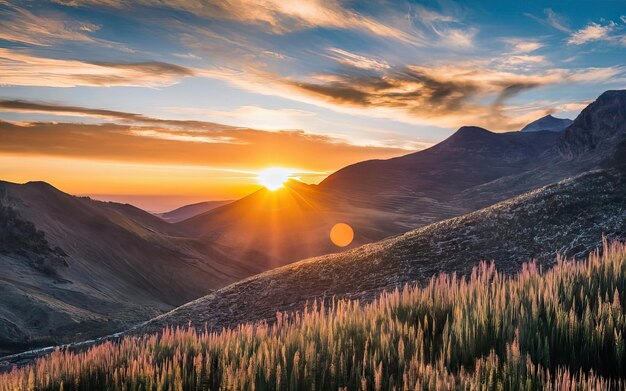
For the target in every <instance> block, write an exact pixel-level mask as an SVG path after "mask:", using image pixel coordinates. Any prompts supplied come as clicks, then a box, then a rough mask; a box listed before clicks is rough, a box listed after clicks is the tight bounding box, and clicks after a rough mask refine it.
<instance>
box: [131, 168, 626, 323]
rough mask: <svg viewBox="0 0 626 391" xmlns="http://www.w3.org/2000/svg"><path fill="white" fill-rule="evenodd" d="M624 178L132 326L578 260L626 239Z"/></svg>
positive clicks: (358, 253) (421, 232) (284, 272)
mask: <svg viewBox="0 0 626 391" xmlns="http://www.w3.org/2000/svg"><path fill="white" fill-rule="evenodd" d="M625 199H626V175H624V174H623V173H620V172H618V171H615V170H610V171H596V172H591V173H588V174H585V175H582V176H579V177H576V178H573V179H570V180H567V181H563V182H559V183H556V184H553V185H550V186H546V187H544V188H541V189H538V190H535V191H532V192H529V193H526V194H523V195H521V196H518V197H515V198H513V199H510V200H508V201H505V202H501V203H499V204H496V205H494V206H491V207H489V208H485V209H481V210H479V211H476V212H474V213H470V214H468V215H465V216H461V217H457V218H453V219H449V220H445V221H442V222H439V223H435V224H431V225H428V226H426V227H422V228H418V229H416V230H413V231H409V232H407V233H406V234H404V235H400V236H397V237H394V238H390V239H387V240H384V241H381V242H377V243H372V244H367V245H364V246H362V247H359V248H356V249H354V250H350V251H345V252H342V253H338V254H331V255H326V256H322V257H317V258H312V259H308V260H303V261H300V262H296V263H293V264H291V265H287V266H285V267H281V268H278V269H274V270H270V271H268V272H264V273H262V274H259V275H256V276H253V277H250V278H247V279H245V280H243V281H240V282H237V283H234V284H231V285H229V286H226V287H224V288H221V289H218V290H216V291H214V292H212V293H210V294H209V295H207V296H205V297H202V298H200V299H197V300H194V301H192V302H190V303H187V304H185V305H183V306H181V307H178V308H176V309H174V310H172V311H170V312H168V313H166V314H164V315H162V316H159V317H157V318H155V319H153V320H151V321H150V322H148V323H147V324H144V325H141V326H140V327H138V330H137V332H138V333H145V332H153V331H157V330H161V329H162V328H163V327H164V326H166V325H180V326H184V325H187V324H188V323H189V322H193V323H194V324H196V325H198V324H199V325H203V324H204V323H205V322H207V323H208V325H209V328H212V329H219V328H222V327H234V326H236V325H237V324H239V323H245V322H256V321H260V320H271V319H272V318H275V314H276V311H283V312H288V311H293V310H300V309H302V308H303V307H304V304H305V303H306V302H307V301H309V302H312V301H313V300H315V299H318V300H319V299H323V298H328V297H333V296H339V297H342V298H349V299H357V298H358V299H361V300H368V301H369V300H371V299H373V298H374V297H376V296H377V295H378V294H379V293H380V291H381V290H383V289H386V290H392V289H394V288H395V287H402V286H403V285H404V284H406V283H413V282H420V283H423V282H427V281H428V280H429V279H430V278H431V277H432V276H434V275H437V274H439V273H442V272H444V273H452V272H456V273H458V274H459V275H465V274H469V273H470V272H471V270H472V267H473V266H474V265H476V264H477V263H478V262H480V261H482V260H487V261H491V260H493V261H495V262H496V266H497V268H498V270H500V271H501V272H507V273H514V272H517V271H518V270H520V268H521V265H522V264H523V263H524V262H526V261H528V260H530V259H535V260H537V261H539V263H540V264H543V265H550V264H552V263H553V262H554V260H555V257H556V254H557V253H558V254H561V255H565V256H567V257H571V258H578V259H585V258H586V257H587V255H588V254H589V253H590V252H592V251H594V250H595V249H597V248H599V247H601V246H602V237H603V236H605V237H607V238H610V239H616V240H626V203H625V202H624V200H625Z"/></svg>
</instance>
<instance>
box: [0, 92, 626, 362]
mask: <svg viewBox="0 0 626 391" xmlns="http://www.w3.org/2000/svg"><path fill="white" fill-rule="evenodd" d="M625 110H626V91H607V92H606V93H604V94H602V95H601V96H600V97H599V98H598V99H597V100H596V101H595V102H594V103H592V104H590V105H589V106H588V107H587V108H586V109H585V110H583V112H582V113H581V114H580V115H579V116H578V117H577V118H576V119H575V121H574V122H573V123H572V124H571V125H570V126H569V127H568V128H567V129H566V130H564V131H562V132H551V131H536V132H509V133H493V132H490V131H488V130H486V129H482V128H478V127H462V128H460V129H459V130H458V131H457V132H456V133H455V134H453V135H452V136H450V137H449V138H448V139H446V140H444V141H442V142H441V143H439V144H437V145H435V146H433V147H431V148H429V149H426V150H423V151H419V152H416V153H412V154H408V155H405V156H402V157H398V158H394V159H388V160H371V161H366V162H361V163H357V164H354V165H351V166H348V167H346V168H344V169H341V170H339V171H337V172H336V173H334V174H332V175H331V176H329V177H328V178H327V179H326V180H324V181H323V182H322V183H320V184H319V185H307V184H304V183H301V182H298V181H289V182H288V183H287V184H286V186H285V187H284V188H283V189H279V190H277V191H273V192H272V191H269V190H266V189H264V190H260V191H258V192H255V193H253V194H251V195H249V196H247V197H244V198H242V199H240V200H237V201H234V202H231V203H229V204H226V205H223V206H220V207H217V208H214V209H211V210H209V211H207V212H204V213H201V214H199V215H196V216H193V217H191V218H188V219H186V220H184V221H180V222H177V223H174V224H170V223H168V222H166V221H164V220H162V219H160V218H158V217H156V216H154V215H151V214H149V213H146V212H144V211H142V210H140V209H137V208H134V207H132V206H130V205H123V204H116V203H104V202H98V201H93V200H90V199H87V198H77V197H72V196H69V195H67V194H64V193H61V192H59V191H58V190H56V189H54V188H52V187H51V186H49V185H47V184H43V183H29V184H26V185H15V184H9V183H6V182H5V183H2V184H1V185H0V200H1V204H2V207H3V208H8V209H2V213H3V215H5V216H7V221H11V223H9V224H5V226H4V227H3V226H2V225H0V228H1V229H4V230H5V233H0V237H2V236H1V235H5V236H4V237H6V238H11V239H10V242H11V243H15V245H11V246H6V245H3V246H0V251H1V253H0V262H1V264H0V266H1V267H2V268H3V270H5V271H6V272H5V273H3V275H2V276H0V293H1V294H2V297H3V299H4V300H3V301H2V302H0V346H3V347H4V346H9V345H8V344H15V345H11V346H13V347H11V348H9V349H6V350H17V349H19V348H20V346H22V347H23V346H32V345H33V344H37V343H43V342H45V341H47V340H48V339H50V338H51V336H53V335H54V336H61V337H62V338H61V339H57V340H55V341H54V342H58V341H59V340H64V339H73V338H76V337H77V336H80V333H85V332H86V331H88V334H83V335H84V336H87V335H101V334H104V333H106V332H109V331H111V330H116V329H119V328H120V327H123V326H125V325H128V324H130V323H132V322H136V321H140V320H142V319H146V318H148V317H150V316H153V315H155V314H158V313H160V312H162V311H164V310H168V309H170V308H172V307H173V306H175V305H178V304H181V303H183V302H185V301H188V300H190V299H194V298H196V297H200V296H201V295H203V294H205V293H207V292H209V291H211V290H212V289H219V288H221V287H224V286H225V285H227V284H229V283H231V282H234V281H237V280H239V279H241V278H243V277H247V276H250V275H253V274H255V273H258V272H262V271H265V270H269V269H272V268H275V267H280V266H283V265H286V264H289V263H290V262H293V261H296V260H298V259H303V258H308V257H315V256H319V255H322V254H331V253H333V252H337V251H340V250H341V249H339V248H337V247H334V245H333V244H332V243H331V241H330V240H329V231H330V230H331V228H332V227H333V225H334V224H336V223H339V222H343V223H348V224H350V225H351V226H352V227H353V228H354V230H355V239H354V242H353V243H352V244H351V245H350V246H349V247H347V249H348V250H350V249H351V248H356V247H358V246H361V245H363V244H366V243H372V242H376V241H379V240H382V239H384V238H386V237H389V236H391V235H398V234H402V233H404V232H407V231H409V230H411V229H415V228H418V230H417V231H411V232H412V233H411V234H407V235H408V236H406V235H405V236H401V237H399V238H395V239H391V240H389V241H384V242H381V243H379V244H375V245H371V246H365V247H360V248H359V250H355V251H352V250H350V251H347V252H344V253H339V254H336V255H332V254H331V255H328V258H322V259H331V260H334V261H333V262H334V263H333V265H331V266H328V265H327V264H326V263H324V262H322V264H321V265H322V266H320V270H319V271H315V270H313V269H308V268H307V267H304V266H301V265H307V263H300V264H298V265H300V266H294V267H293V268H289V267H288V268H286V269H278V271H275V272H274V271H273V272H268V273H267V274H263V275H260V276H258V277H254V278H251V279H250V280H245V281H244V282H241V283H240V284H241V285H238V284H236V285H232V286H230V287H228V288H223V289H222V290H219V291H216V292H215V293H213V294H212V295H213V296H209V297H214V298H217V299H215V300H219V303H217V302H215V303H214V304H215V307H212V308H211V309H209V310H203V311H205V312H206V314H207V316H208V315H211V316H214V318H212V319H213V321H214V322H215V323H216V324H226V322H237V321H238V320H240V319H242V317H243V316H244V315H245V314H246V313H247V312H249V313H250V314H252V315H254V314H265V315H266V313H265V312H263V311H269V310H270V309H271V308H273V307H272V306H274V305H278V308H285V306H289V305H297V303H300V302H301V301H302V300H305V299H307V298H309V297H312V296H311V295H313V296H314V295H317V294H324V292H325V291H326V293H328V294H348V293H354V294H356V295H359V294H360V293H359V292H363V291H368V290H375V289H378V288H380V287H383V286H387V285H388V283H391V282H394V281H396V282H397V283H401V282H404V281H408V280H409V279H420V278H422V277H424V278H425V277H427V276H430V275H432V274H433V273H434V272H436V271H441V270H443V271H454V270H458V271H463V265H467V264H470V263H472V262H474V261H476V260H477V259H476V257H483V256H493V257H494V259H497V260H499V261H501V262H504V263H505V264H504V267H505V269H507V268H508V267H509V266H510V267H511V268H514V267H516V265H519V262H518V261H517V260H520V261H521V260H527V259H528V258H532V257H539V258H541V259H544V258H545V257H548V258H550V257H551V256H552V255H553V254H546V253H543V252H545V251H546V250H545V249H546V248H560V249H563V250H564V251H568V252H567V253H568V254H575V253H577V252H576V251H575V249H570V248H569V247H568V246H569V243H571V241H572V239H573V238H577V239H576V240H578V241H579V242H580V243H581V246H582V247H581V250H580V252H582V253H584V252H586V251H587V250H588V249H589V248H591V247H593V246H594V245H595V244H597V241H598V240H599V239H598V238H599V237H600V235H601V234H602V233H606V234H611V232H612V231H610V230H607V229H608V228H611V229H614V230H615V232H616V233H617V234H618V235H617V236H620V235H621V232H622V228H621V225H619V224H620V223H619V221H617V222H616V221H615V220H614V217H611V216H617V218H618V219H619V218H621V219H622V220H621V221H623V214H620V213H623V211H622V209H619V208H620V206H619V205H621V204H623V199H624V197H623V194H621V193H620V197H621V198H620V199H619V200H620V202H621V203H619V205H618V202H616V201H615V199H614V198H612V196H611V195H610V194H609V193H605V191H612V190H611V189H612V188H608V189H603V188H602V180H606V181H608V182H607V183H609V184H610V183H614V188H615V189H618V191H621V190H619V189H621V186H622V185H621V179H620V178H621V177H619V178H618V177H616V174H614V173H613V171H607V172H605V173H604V174H598V173H594V174H593V175H592V176H591V177H584V178H598V179H597V180H595V181H593V180H589V181H588V182H576V181H575V182H572V183H574V185H571V186H569V187H568V186H565V185H563V184H559V185H555V186H556V187H549V188H546V189H548V190H546V189H543V190H542V191H543V193H537V194H535V193H529V194H530V195H528V194H527V195H525V196H523V197H527V198H528V197H530V198H529V199H532V200H534V201H533V202H534V203H533V202H524V199H525V198H523V197H522V198H515V200H517V201H516V202H517V203H513V204H510V205H513V206H514V205H519V208H518V209H519V210H518V209H515V211H514V210H513V209H510V208H509V206H507V205H509V204H508V203H504V204H498V208H496V209H490V208H488V207H489V206H491V205H494V204H496V203H498V202H502V201H504V200H507V199H510V198H512V197H517V196H519V195H520V194H523V193H526V192H528V191H531V190H533V189H537V188H540V187H542V186H546V185H548V184H551V183H555V182H558V181H560V180H563V179H565V178H569V177H572V176H575V175H579V174H581V173H584V172H587V171H589V170H594V169H598V168H611V167H617V166H620V165H623V164H625V163H626V158H624V156H625V155H626V154H625V152H626V114H625ZM612 170H615V169H612ZM590 175H591V174H590ZM594 175H595V176H594ZM611 178H613V179H611ZM615 178H618V179H615ZM577 181H582V179H577ZM568 183H569V182H568ZM575 183H586V185H587V186H588V188H589V189H594V191H595V192H596V193H597V194H592V193H590V192H587V190H588V189H587V188H585V186H583V185H580V186H578V187H577V186H576V185H575ZM563 186H565V187H563ZM572 186H573V187H572ZM611 186H613V185H611ZM561 188H563V189H564V190H563V192H562V193H558V192H557V194H561V195H562V197H563V198H559V197H556V198H550V197H549V195H550V194H552V193H550V191H549V189H556V190H558V189H561ZM556 190H555V191H556ZM533 194H535V195H536V196H537V197H540V196H541V194H544V195H545V197H546V199H549V200H550V201H549V202H550V203H551V204H550V203H548V202H547V201H545V202H544V201H543V198H541V197H540V198H532V197H533V196H532V195H533ZM602 195H604V196H605V197H606V199H603V198H598V197H600V196H602ZM605 201H606V206H607V209H601V208H600V206H599V205H604V204H603V203H604V202H605ZM587 202H591V204H589V205H587V204H585V203H587ZM560 203H562V204H563V205H566V207H563V208H561V209H559V208H558V205H559V204H560ZM580 205H584V207H585V208H589V211H588V212H587V211H585V210H584V209H581V206H580ZM484 208H487V209H484ZM568 208H569V209H568ZM479 209H481V211H480V212H476V213H477V214H472V213H471V212H473V211H476V210H479ZM569 211H572V212H569ZM513 212H515V213H513ZM609 212H610V213H609ZM468 213H470V214H469V215H468ZM555 213H556V214H555ZM571 213H575V215H572V214H571ZM584 213H590V217H589V219H590V220H589V221H587V222H586V223H585V224H587V225H585V224H583V221H582V220H581V219H582V217H581V216H584ZM492 214H493V216H492ZM463 215H465V216H463ZM457 216H462V217H458V218H457V219H452V220H449V219H451V218H455V217H457ZM481 216H483V217H482V218H481ZM494 216H495V217H494ZM509 216H514V217H510V218H509ZM594 216H596V217H594ZM511 218H514V220H513V221H511V220H510V219H511ZM446 219H448V220H446ZM468 219H470V220H468ZM472 219H475V220H472ZM442 220H446V221H445V222H442V223H440V224H434V225H433V224H432V223H436V222H439V221H442ZM429 224H430V225H429ZM525 224H532V225H525ZM535 226H536V227H535ZM419 227H422V228H419ZM446 227H447V228H446ZM472 227H474V228H472ZM605 228H607V229H605ZM573 229H576V230H577V233H575V232H573V231H572V230H573ZM411 235H413V236H411ZM546 235H547V236H546ZM550 235H553V236H554V237H553V236H550ZM402 238H404V239H402ZM410 238H415V241H413V240H409V239H410ZM398 241H399V242H398ZM395 243H400V244H398V245H397V246H396V245H395ZM402 243H404V244H402ZM502 243H515V248H513V247H511V249H510V250H506V249H503V248H502ZM546 243H548V244H549V245H546ZM487 244H489V246H487ZM385 248H389V251H388V252H385V251H384V249H385ZM490 249H494V250H490ZM570 250H571V251H570ZM572 251H574V252H572ZM370 253H371V254H378V255H377V256H379V258H375V259H372V258H371V257H369V258H368V256H367V254H370ZM433 254H434V255H433ZM459 254H462V256H463V257H464V258H463V259H461V258H459V257H460V256H461V255H459ZM345 257H348V258H345ZM403 257H404V258H403ZM548 258H545V259H548ZM346 259H347V260H346ZM350 259H358V260H360V261H361V262H363V263H362V264H361V263H352V262H351V261H350ZM311 262H313V261H311ZM315 262H317V261H315ZM315 262H313V264H316V263H315ZM320 262H321V261H320ZM468 262H469V263H468ZM335 264H336V265H335ZM342 265H344V266H345V265H348V266H345V267H344V266H342ZM507 265H509V266H507ZM301 267H302V268H301ZM361 267H362V270H361ZM372 268H377V269H378V271H379V272H380V274H376V273H373V272H372V270H371V269H372ZM302 270H304V271H306V273H304V272H303V273H304V274H300V271H302ZM307 270H308V271H307ZM378 271H377V272H378ZM275 273H278V274H275ZM281 273H286V274H281ZM319 273H322V274H323V278H321V277H320V278H321V279H320V278H318V277H319V275H318V274H319ZM267 276H270V277H267ZM272 276H273V277H272ZM378 276H383V278H382V280H380V279H379V277H378ZM268 278H269V279H268ZM255 281H257V283H258V284H257V283H255ZM255 284H257V285H255ZM285 284H286V285H285ZM290 284H291V285H290ZM298 284H301V285H302V287H300V285H298ZM239 287H241V289H244V290H245V292H246V293H245V295H244V294H242V293H241V292H242V291H240V290H239V289H240V288H239ZM320 289H321V291H320ZM266 292H267V293H266ZM268 295H269V296H268ZM281 295H282V296H281ZM240 297H241V298H242V299H241V300H243V302H237V300H239V298H240ZM203 300H204V299H203ZM207 300H208V299H207ZM211 300H213V299H211ZM262 300H267V303H266V304H264V303H263V302H262ZM200 302H203V301H202V300H201V301H200ZM207 303H209V302H207ZM210 303H213V302H210ZM246 303H247V304H246ZM294 303H295V304H294ZM246 305H250V306H252V305H254V306H256V307H254V308H252V307H246ZM240 306H243V307H240ZM111 314H114V315H111ZM265 315H263V317H265ZM270 315H271V314H270ZM259 316H260V315H259ZM164 319H165V318H164ZM199 319H205V320H208V318H202V316H200V317H199ZM229 319H230V320H229ZM19 344H21V345H19ZM18 345H19V346H18Z"/></svg>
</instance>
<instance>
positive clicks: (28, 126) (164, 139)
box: [0, 121, 406, 171]
mask: <svg viewBox="0 0 626 391" xmlns="http://www.w3.org/2000/svg"><path fill="white" fill-rule="evenodd" d="M0 139H2V143H0V154H1V153H10V154H17V155H25V156H30V155H37V156H56V157H64V158H74V159H76V158H78V159H90V160H106V161H120V162H132V163H146V164H154V163H163V164H185V165H197V166H211V167H228V168H231V169H237V168H250V167H259V166H262V165H279V166H283V167H308V168H310V169H314V170H323V171H326V170H333V169H336V168H337V167H341V166H343V165H347V164H350V163H353V162H355V161H361V160H366V159H372V158H386V157H392V156H398V155H401V154H404V153H406V151H405V150H403V149H398V148H392V147H375V146H359V145H353V144H349V143H346V142H345V141H343V140H340V139H336V138H332V137H329V136H324V135H317V134H309V133H305V132H303V131H277V132H268V131H261V130H255V129H249V128H234V127H223V126H215V127H213V128H212V127H211V125H210V124H207V125H206V126H205V127H203V128H192V127H189V128H187V129H176V128H168V127H165V126H156V125H155V126H143V125H121V124H112V123H103V124H81V123H57V122H31V123H23V124H15V123H10V122H3V121H0ZM320 156H324V157H325V158H324V159H320V158H319V157H320Z"/></svg>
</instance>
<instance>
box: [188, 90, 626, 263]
mask: <svg viewBox="0 0 626 391" xmlns="http://www.w3.org/2000/svg"><path fill="white" fill-rule="evenodd" d="M625 110H626V91H607V92H605V93H604V94H602V95H601V96H600V97H598V99H597V100H596V101H595V102H593V103H592V104H590V105H589V107H587V108H586V109H585V110H583V112H582V113H581V114H580V115H579V116H578V117H577V118H576V119H575V120H574V121H573V122H572V123H571V124H570V126H568V127H567V129H565V130H563V131H560V132H555V131H550V130H535V131H523V132H508V133H494V132H490V131H489V130H486V129H483V128H479V127H473V126H465V127H461V128H460V129H459V130H458V131H457V132H455V133H454V134H453V135H452V136H450V137H449V138H447V139H446V140H444V141H442V142H441V143H439V144H437V145H435V146H433V147H431V148H428V149H425V150H422V151H419V152H415V153H411V154H408V155H405V156H400V157H397V158H392V159H387V160H370V161H364V162H360V163H356V164H353V165H350V166H348V167H345V168H343V169H340V170H338V171H337V172H335V173H333V174H332V175H330V176H329V177H328V178H326V179H325V180H324V181H322V182H321V183H320V184H319V185H317V186H315V185H305V184H302V183H297V182H293V181H292V182H291V183H288V184H287V186H286V187H285V188H284V189H282V190H279V191H277V192H270V191H267V190H262V191H259V192H257V193H255V194H252V195H250V196H249V197H245V198H244V199H241V200H238V201H235V202H232V203H230V204H228V205H225V206H223V207H220V208H218V209H214V210H211V211H208V212H206V213H203V214H200V215H197V216H194V217H193V218H190V219H188V220H186V221H183V222H181V223H179V225H178V227H179V228H180V229H182V230H183V231H185V232H187V233H188V235H190V236H192V237H196V238H199V239H200V240H208V241H212V242H215V243H222V244H224V245H226V246H228V247H229V248H233V249H235V252H236V253H235V254H234V256H236V257H241V254H238V253H237V252H238V251H248V250H249V249H256V250H257V251H258V254H259V256H260V258H258V259H255V260H253V261H254V262H256V263H258V264H260V265H261V266H262V267H263V268H266V269H269V268H272V267H276V266H280V265H284V264H287V263H290V262H293V261H295V260H298V259H302V258H306V257H312V256H317V255H321V254H326V253H331V252H337V251H340V250H341V249H339V248H337V247H334V246H333V245H332V243H331V242H330V240H329V231H330V229H331V228H332V226H333V225H334V224H335V223H339V222H343V223H348V224H350V225H351V226H352V227H353V228H354V230H355V240H354V242H353V243H352V245H351V246H349V247H348V248H354V247H357V246H359V245H362V244H365V243H371V242H374V241H377V240H381V239H383V238H385V237H388V236H390V235H397V234H400V233H403V232H406V231H407V230H410V229H413V228H416V227H420V226H424V225H427V224H430V223H433V222H436V221H441V220H443V219H447V218H451V217H455V216H460V215H463V214H466V213H469V212H472V211H475V210H478V209H481V208H485V207H487V206H489V205H493V204H494V203H497V202H500V201H503V200H506V199H508V198H511V197H514V196H517V195H519V194H522V193H524V192H527V191H529V190H532V189H536V188H538V187H541V186H545V185H548V184H550V183H554V182H557V181H560V180H563V179H566V178H569V177H572V176H575V175H579V174H581V173H583V172H586V171H589V170H592V169H597V168H602V167H604V168H606V167H610V166H614V165H616V164H620V163H619V162H620V161H621V160H624V161H625V162H626V158H624V153H623V152H626V141H625V140H626V131H625V130H624V127H625V126H626V125H625V124H626V118H625V114H624V112H625ZM555 120H556V121H557V122H560V123H562V124H564V123H565V121H562V120H558V119H555V118H554V117H549V118H544V119H540V120H538V121H536V123H539V124H541V123H546V122H548V123H553V122H555ZM533 128H535V127H534V126H530V129H533ZM620 151H622V153H620ZM620 159H621V160H620Z"/></svg>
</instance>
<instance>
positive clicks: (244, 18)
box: [57, 0, 416, 43]
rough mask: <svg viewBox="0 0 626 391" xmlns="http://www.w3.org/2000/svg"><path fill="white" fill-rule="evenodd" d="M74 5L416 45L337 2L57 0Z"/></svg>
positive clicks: (402, 34)
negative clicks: (153, 10)
mask: <svg viewBox="0 0 626 391" xmlns="http://www.w3.org/2000/svg"><path fill="white" fill-rule="evenodd" d="M57 2H59V3H62V4H65V5H71V6H84V5H104V6H112V7H133V6H137V5H144V6H152V7H162V8H169V9H173V10H176V11H182V12H188V13H191V14H193V15H197V16H201V17H204V18H212V19H226V20H233V21H236V22H240V23H245V24H253V25H257V26H259V27H260V28H262V29H264V30H265V31H269V32H272V33H274V34H285V33H288V32H293V31H300V30H305V29H310V28H316V27H323V28H330V29H346V30H357V31H362V32H365V33H369V34H373V35H376V36H381V37H387V38H393V39H398V40H401V41H404V42H411V43H416V41H415V39H414V37H412V36H411V34H409V33H407V32H405V31H403V30H402V29H399V28H397V27H395V26H392V25H389V24H387V23H384V22H381V21H379V20H377V19H375V18H372V17H369V16H366V15H363V14H361V13H359V12H356V11H354V10H352V9H348V8H346V7H344V6H342V4H341V3H340V2H338V1H335V0H293V1H282V0H263V1H260V2H259V1H253V0H230V1H219V0H209V1H189V0H172V1H167V2H163V1H160V0H138V1H110V0H67V1H64V0H57Z"/></svg>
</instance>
